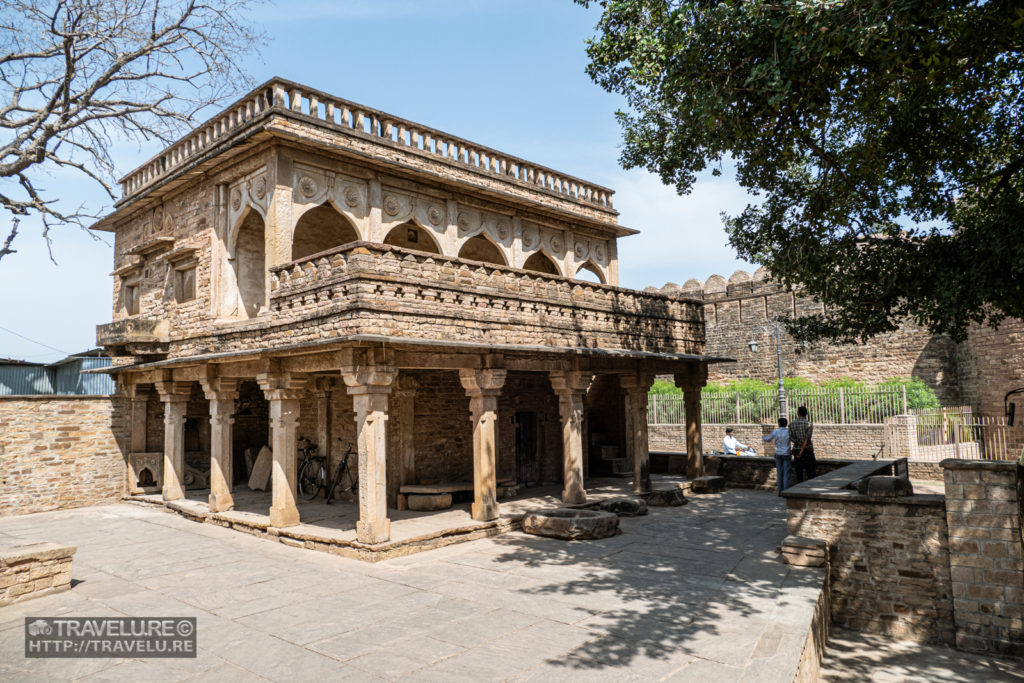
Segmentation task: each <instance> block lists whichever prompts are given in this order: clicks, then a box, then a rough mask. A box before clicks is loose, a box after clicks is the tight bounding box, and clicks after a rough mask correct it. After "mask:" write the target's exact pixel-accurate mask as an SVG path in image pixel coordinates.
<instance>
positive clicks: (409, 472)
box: [395, 375, 417, 485]
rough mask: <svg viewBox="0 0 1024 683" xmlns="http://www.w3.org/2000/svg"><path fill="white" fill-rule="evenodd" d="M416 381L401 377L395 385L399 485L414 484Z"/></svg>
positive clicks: (405, 376) (406, 376) (404, 376)
mask: <svg viewBox="0 0 1024 683" xmlns="http://www.w3.org/2000/svg"><path fill="white" fill-rule="evenodd" d="M416 388H417V387H416V381H415V380H414V379H412V378H411V377H409V376H408V375H401V376H399V378H398V382H397V383H396V385H395V403H396V406H395V412H397V413H398V427H399V429H398V439H397V440H396V443H397V449H398V455H399V457H400V458H401V463H402V468H401V484H402V485H404V484H415V483H416V444H415V442H414V436H415V432H414V427H415V424H416Z"/></svg>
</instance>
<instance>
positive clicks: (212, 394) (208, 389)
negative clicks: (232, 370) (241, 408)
mask: <svg viewBox="0 0 1024 683" xmlns="http://www.w3.org/2000/svg"><path fill="white" fill-rule="evenodd" d="M199 385H200V386H201V387H202V388H203V395H204V396H206V400H208V401H214V400H220V401H234V400H236V399H237V398H238V380H237V379H234V378H226V377H217V375H216V371H215V370H213V369H212V368H208V369H207V372H206V375H204V376H201V377H200V378H199Z"/></svg>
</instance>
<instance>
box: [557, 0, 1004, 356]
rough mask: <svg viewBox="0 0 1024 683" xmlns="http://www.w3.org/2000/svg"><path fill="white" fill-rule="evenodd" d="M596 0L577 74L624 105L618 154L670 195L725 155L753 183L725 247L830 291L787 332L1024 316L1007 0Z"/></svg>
mask: <svg viewBox="0 0 1024 683" xmlns="http://www.w3.org/2000/svg"><path fill="white" fill-rule="evenodd" d="M576 2H577V3H579V4H583V5H588V4H590V3H589V2H588V0H576ZM596 4H598V5H600V6H601V8H602V10H603V12H602V16H601V19H600V22H599V24H598V26H597V32H598V33H597V35H596V37H594V38H593V39H591V40H590V41H589V42H588V48H587V50H588V55H589V57H590V64H589V66H588V73H589V75H590V76H591V77H592V78H593V79H594V80H595V81H596V82H597V83H598V84H599V85H601V86H602V87H603V88H605V89H606V90H608V91H611V92H616V93H620V94H622V95H623V96H624V97H625V98H626V101H627V102H628V105H629V111H627V112H619V113H618V114H617V116H618V118H619V121H620V123H621V125H622V128H623V132H624V147H623V152H622V159H621V161H622V163H623V165H624V166H626V167H627V168H633V167H644V168H647V169H648V170H650V171H652V172H654V173H657V174H658V175H660V177H661V179H662V181H663V182H665V183H667V184H674V185H675V186H676V188H677V189H678V191H679V192H680V193H685V192H688V191H689V190H690V188H691V187H692V185H693V182H694V179H695V175H696V174H697V173H699V172H701V171H703V170H705V169H706V168H708V167H709V165H710V166H711V167H712V169H713V170H714V171H718V170H719V168H720V165H721V163H722V162H723V160H727V159H730V158H731V159H732V160H733V161H734V162H735V164H736V166H737V177H738V180H739V182H740V183H741V184H742V185H743V186H744V187H746V188H748V189H749V190H751V191H753V192H754V193H755V194H757V195H760V197H761V198H762V199H763V201H762V202H761V203H759V204H758V205H750V206H747V207H746V209H745V210H744V211H743V212H742V213H740V214H739V215H737V216H732V217H727V218H726V229H727V232H728V234H729V239H730V242H731V244H732V245H733V246H734V247H735V248H736V250H737V252H738V253H739V255H740V256H741V257H743V258H745V259H748V260H750V261H754V262H756V263H760V264H763V265H765V266H767V268H768V270H769V271H770V272H771V273H772V276H773V277H774V278H775V279H777V280H779V281H780V282H782V283H784V284H786V285H788V286H790V287H796V286H799V287H802V288H803V289H804V290H805V291H806V292H807V293H808V294H810V295H812V296H814V297H817V298H818V299H820V300H821V301H823V302H824V303H825V304H826V312H825V313H823V314H818V315H814V316H806V317H802V318H799V319H796V320H790V321H789V327H790V331H791V332H792V333H794V334H795V335H796V336H798V337H800V338H803V339H810V340H816V339H830V340H839V341H854V340H857V339H861V340H863V339H866V338H868V337H871V336H873V335H876V334H879V333H883V332H887V331H891V330H894V329H896V328H897V327H898V326H899V325H900V324H901V323H902V322H903V321H904V320H905V319H906V318H907V317H910V318H912V319H915V320H916V321H918V322H919V323H920V324H922V325H924V326H925V327H927V328H928V329H930V330H932V331H933V332H936V333H946V334H950V335H952V336H953V337H954V338H956V339H962V338H963V337H964V336H965V334H966V330H967V328H968V326H969V325H970V324H971V323H982V324H993V325H994V324H997V323H998V322H999V321H1000V320H1001V319H1003V318H1004V317H1006V316H1016V317H1021V316H1022V315H1024V149H1022V148H1024V111H1022V110H1024V107H1022V98H1024V94H1022V93H1024V88H1022V87H1021V86H1022V73H1024V70H1022V66H1024V59H1022V45H1024V7H1022V6H1021V4H1020V2H1019V0H991V1H986V0H978V1H970V0H967V1H965V0H870V1H869V0H821V1H812V0H772V1H771V2H764V1H762V0H748V1H746V2H739V1H738V0H734V1H726V2H710V1H706V0H705V1H701V0H689V1H688V0H602V1H600V2H597V3H596Z"/></svg>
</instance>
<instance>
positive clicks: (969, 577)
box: [942, 460, 1024, 657]
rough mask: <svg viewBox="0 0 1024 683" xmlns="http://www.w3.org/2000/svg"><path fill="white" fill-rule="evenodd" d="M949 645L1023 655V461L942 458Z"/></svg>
mask: <svg viewBox="0 0 1024 683" xmlns="http://www.w3.org/2000/svg"><path fill="white" fill-rule="evenodd" d="M942 467H943V469H944V470H945V477H946V479H945V483H946V519H947V521H948V525H949V563H950V572H951V576H952V581H953V606H954V610H955V613H956V627H957V632H956V646H957V647H959V648H961V649H965V650H975V651H981V652H994V653H999V654H1010V655H1015V656H1017V657H1024V539H1022V536H1024V516H1022V511H1024V468H1021V467H1020V465H1018V464H1017V463H1015V462H996V461H991V460H989V461H981V462H978V461H970V460H945V461H943V463H942Z"/></svg>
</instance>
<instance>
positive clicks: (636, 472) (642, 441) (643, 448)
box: [619, 373, 654, 493]
mask: <svg viewBox="0 0 1024 683" xmlns="http://www.w3.org/2000/svg"><path fill="white" fill-rule="evenodd" d="M619 383H620V385H621V386H622V388H623V389H624V390H625V391H626V426H627V429H628V430H629V431H627V433H626V442H627V444H629V446H630V449H629V450H630V451H631V452H632V453H633V490H634V491H635V492H637V493H646V492H648V491H650V490H651V464H650V459H651V456H650V453H649V452H648V448H647V395H648V393H649V392H650V390H651V385H652V384H654V376H653V375H648V374H646V373H637V374H635V375H622V376H621V377H620V378H619Z"/></svg>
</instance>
